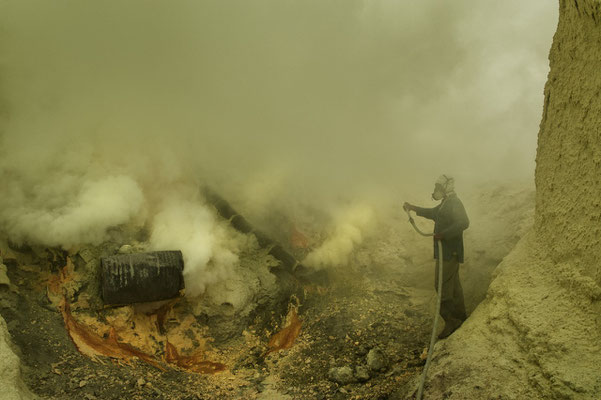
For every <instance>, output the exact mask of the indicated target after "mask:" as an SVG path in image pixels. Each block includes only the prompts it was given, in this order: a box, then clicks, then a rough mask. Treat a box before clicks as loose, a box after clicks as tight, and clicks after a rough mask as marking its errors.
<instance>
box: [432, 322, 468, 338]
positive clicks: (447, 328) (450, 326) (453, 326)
mask: <svg viewBox="0 0 601 400" xmlns="http://www.w3.org/2000/svg"><path fill="white" fill-rule="evenodd" d="M461 322H462V321H461V320H459V319H456V318H449V319H446V320H445V322H444V329H443V330H442V332H440V334H439V335H438V338H439V339H444V338H446V337H448V336H450V335H451V334H452V333H453V332H455V331H456V330H457V328H459V327H460V326H461Z"/></svg>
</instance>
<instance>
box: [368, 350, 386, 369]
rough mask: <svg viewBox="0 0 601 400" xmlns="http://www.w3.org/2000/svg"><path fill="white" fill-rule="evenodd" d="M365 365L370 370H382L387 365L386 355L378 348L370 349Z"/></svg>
mask: <svg viewBox="0 0 601 400" xmlns="http://www.w3.org/2000/svg"><path fill="white" fill-rule="evenodd" d="M367 366H368V367H369V369H370V370H372V371H382V370H384V369H386V367H387V366H388V360H387V359H386V355H385V354H384V352H382V350H380V349H377V348H375V349H371V350H370V351H369V353H367Z"/></svg>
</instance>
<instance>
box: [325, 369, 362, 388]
mask: <svg viewBox="0 0 601 400" xmlns="http://www.w3.org/2000/svg"><path fill="white" fill-rule="evenodd" d="M328 379H329V380H331V381H332V382H336V383H338V384H341V385H346V384H349V383H352V382H354V381H355V376H354V375H353V370H352V369H351V367H348V366H345V367H334V368H330V371H328Z"/></svg>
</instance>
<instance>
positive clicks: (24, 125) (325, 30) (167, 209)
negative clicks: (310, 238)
mask: <svg viewBox="0 0 601 400" xmlns="http://www.w3.org/2000/svg"><path fill="white" fill-rule="evenodd" d="M556 13H557V10H556V5H554V4H551V3H545V2H534V3H533V2H530V3H525V2H520V1H517V0H512V1H509V2H502V3H499V2H493V1H492V0H486V1H479V2H468V1H467V0H461V1H454V2H444V3H441V2H439V1H434V0H427V1H421V2H395V1H386V0H380V1H365V0H345V1H330V2H328V1H321V0H319V1H317V0H309V1H303V2H289V1H280V0H261V1H252V2H251V1H228V2H224V1H202V2H194V1H185V0H176V1H169V2H166V1H141V0H140V1H133V0H132V1H127V2H123V1H117V0H109V1H96V2H82V1H75V0H59V1H52V2H48V1H35V0H5V1H3V2H2V3H0V28H1V29H0V46H1V48H2V52H1V55H0V57H1V59H0V101H1V103H0V104H1V107H0V118H1V119H2V125H1V127H0V129H1V137H0V140H1V142H0V168H1V170H2V181H1V183H0V189H1V191H0V193H1V195H0V227H1V229H2V231H4V233H5V234H6V235H8V236H9V237H10V238H11V239H12V240H14V241H16V242H29V243H36V244H43V245H48V246H59V245H60V246H64V247H68V246H70V245H72V244H76V243H98V242H100V241H102V240H104V239H105V238H106V235H107V234H108V232H109V231H110V229H111V228H113V227H115V226H120V225H123V224H137V225H139V226H142V225H144V224H146V225H148V226H150V228H151V232H152V244H153V246H154V247H155V248H167V247H172V248H173V247H177V248H181V249H183V250H184V253H185V255H186V259H187V262H188V263H187V268H188V267H190V269H189V271H188V274H189V276H188V286H189V287H194V288H195V289H194V291H195V292H198V293H199V292H202V291H203V290H204V288H205V287H206V285H207V284H210V283H211V282H214V281H216V280H219V279H226V278H227V274H228V271H230V270H231V269H230V267H229V266H231V265H233V264H235V263H236V262H237V259H236V257H237V256H236V245H235V240H234V239H232V238H230V237H228V234H227V233H224V229H225V228H223V227H220V224H219V222H218V220H217V219H216V217H215V216H214V215H212V213H211V211H210V209H209V208H207V207H206V206H203V205H202V202H200V201H197V200H199V199H197V197H196V196H197V193H196V188H197V185H198V184H199V183H202V184H206V183H208V184H210V185H212V186H213V187H215V188H217V189H218V190H220V191H222V193H226V194H227V195H228V197H230V198H237V199H238V204H239V205H240V207H242V209H246V210H248V211H249V212H251V213H252V212H256V211H257V210H260V209H262V208H263V209H265V208H266V207H268V206H269V204H272V203H273V202H277V201H280V202H284V201H287V199H290V198H295V199H296V200H297V201H306V202H311V203H313V204H314V205H315V206H316V207H319V206H320V205H324V204H328V205H329V206H328V207H324V209H335V208H336V207H335V205H336V204H337V202H338V201H341V200H343V201H348V199H355V200H356V201H358V202H361V201H365V200H366V195H365V194H367V193H368V194H369V195H370V196H371V197H374V196H375V195H376V194H377V195H378V196H388V197H391V198H392V197H394V196H396V197H400V195H401V194H403V195H404V194H405V193H406V192H408V191H411V192H419V193H422V192H423V193H428V191H429V190H430V186H431V180H432V179H433V178H434V177H436V176H438V175H439V174H440V173H441V172H443V171H444V172H448V173H451V174H454V175H455V176H456V177H457V178H458V180H461V178H463V181H464V182H465V181H474V180H487V179H500V178H503V179H516V178H524V177H526V178H529V177H530V176H531V171H532V170H533V168H532V167H533V160H534V150H535V140H536V139H535V138H536V131H537V124H538V121H539V115H540V112H539V109H540V105H541V103H542V87H543V82H544V80H545V75H546V72H547V60H546V55H547V52H548V47H549V44H550V40H551V34H552V31H553V29H554V27H555V20H556ZM491 16H494V18H491ZM272 177H273V178H274V179H272ZM275 178H277V179H275ZM274 181H275V183H274ZM466 186H467V185H466ZM182 188H185V189H182ZM249 193H250V195H249ZM263 211H264V210H263ZM264 212H265V211H264ZM334 220H335V219H334ZM367 225H369V224H368V223H367V222H365V223H363V222H361V223H360V224H358V225H357V226H356V228H357V230H358V231H357V232H355V231H354V230H352V229H351V231H352V232H351V234H350V235H347V236H348V237H349V239H345V240H338V239H336V237H340V235H342V234H339V232H343V231H344V228H340V229H338V230H337V229H336V228H334V229H332V232H338V233H335V234H334V237H333V238H331V239H330V240H329V242H327V243H325V244H324V245H323V247H322V250H320V251H321V252H322V253H323V254H326V253H327V254H331V253H330V252H329V250H328V251H326V250H325V249H328V248H340V249H341V252H340V254H339V255H336V256H333V255H330V256H328V257H329V258H330V259H331V261H330V263H337V262H340V261H339V260H343V259H344V258H345V257H346V256H345V254H346V253H348V251H349V250H348V248H349V246H352V245H353V244H354V243H357V240H356V239H354V238H358V237H361V234H362V232H360V231H361V230H362V229H363V228H362V227H363V226H367ZM199 243H200V244H199ZM347 244H348V245H347ZM316 253H317V254H319V253H318V252H316ZM315 257H317V256H315ZM316 263H318V264H319V262H317V261H316ZM201 276H202V277H203V278H200V277H201Z"/></svg>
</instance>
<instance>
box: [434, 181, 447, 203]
mask: <svg viewBox="0 0 601 400" xmlns="http://www.w3.org/2000/svg"><path fill="white" fill-rule="evenodd" d="M444 194H445V192H444V188H443V187H442V185H440V184H439V183H437V184H436V185H434V192H433V193H432V199H433V200H437V201H438V200H442V199H443V198H444Z"/></svg>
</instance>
